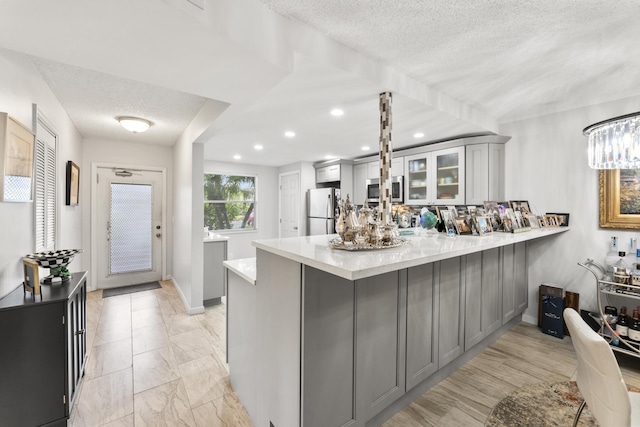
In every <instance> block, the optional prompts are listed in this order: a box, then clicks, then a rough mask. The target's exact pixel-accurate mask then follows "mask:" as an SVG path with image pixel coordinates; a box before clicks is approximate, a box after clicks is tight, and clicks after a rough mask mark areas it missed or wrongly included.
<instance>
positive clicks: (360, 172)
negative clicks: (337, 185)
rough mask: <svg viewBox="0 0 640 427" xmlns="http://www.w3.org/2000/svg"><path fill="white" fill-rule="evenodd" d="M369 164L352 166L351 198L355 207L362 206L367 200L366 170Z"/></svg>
mask: <svg viewBox="0 0 640 427" xmlns="http://www.w3.org/2000/svg"><path fill="white" fill-rule="evenodd" d="M368 167H369V163H360V164H357V165H353V198H352V199H351V201H352V202H353V203H354V204H356V205H363V204H364V201H365V199H366V198H367V176H368V175H367V169H368Z"/></svg>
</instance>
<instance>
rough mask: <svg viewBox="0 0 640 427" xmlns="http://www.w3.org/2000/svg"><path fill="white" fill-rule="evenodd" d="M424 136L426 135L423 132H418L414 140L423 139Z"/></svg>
mask: <svg viewBox="0 0 640 427" xmlns="http://www.w3.org/2000/svg"><path fill="white" fill-rule="evenodd" d="M423 136H424V133H422V132H417V133H414V134H413V137H414V138H422V137H423Z"/></svg>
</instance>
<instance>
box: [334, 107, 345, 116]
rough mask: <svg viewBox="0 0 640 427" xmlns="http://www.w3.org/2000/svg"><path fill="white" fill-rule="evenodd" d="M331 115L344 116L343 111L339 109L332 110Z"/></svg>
mask: <svg viewBox="0 0 640 427" xmlns="http://www.w3.org/2000/svg"><path fill="white" fill-rule="evenodd" d="M331 115H332V116H334V117H340V116H342V115H344V111H343V110H341V109H340V108H334V109H333V110H331Z"/></svg>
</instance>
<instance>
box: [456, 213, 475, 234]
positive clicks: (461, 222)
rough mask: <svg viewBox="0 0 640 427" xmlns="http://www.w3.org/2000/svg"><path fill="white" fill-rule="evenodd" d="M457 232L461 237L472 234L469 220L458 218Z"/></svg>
mask: <svg viewBox="0 0 640 427" xmlns="http://www.w3.org/2000/svg"><path fill="white" fill-rule="evenodd" d="M456 232H457V233H458V234H459V235H461V236H463V235H468V234H472V232H471V227H470V225H469V222H468V219H467V218H464V217H457V218H456Z"/></svg>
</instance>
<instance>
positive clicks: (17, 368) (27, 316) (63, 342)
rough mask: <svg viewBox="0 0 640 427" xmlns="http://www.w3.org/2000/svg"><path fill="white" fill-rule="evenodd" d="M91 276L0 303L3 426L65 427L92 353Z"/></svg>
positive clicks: (16, 292)
mask: <svg viewBox="0 0 640 427" xmlns="http://www.w3.org/2000/svg"><path fill="white" fill-rule="evenodd" d="M86 278H87V273H86V272H78V273H73V274H72V277H71V279H70V280H69V281H67V282H64V283H62V284H60V283H56V284H52V285H43V286H42V300H40V297H39V296H36V299H35V300H34V299H32V297H31V295H30V294H29V293H27V294H26V295H25V294H24V292H23V290H22V285H21V286H19V287H18V288H16V289H15V290H14V291H13V292H11V293H10V294H9V295H7V296H5V297H4V298H2V299H0V343H1V344H0V378H2V380H1V381H0V384H1V387H0V424H1V425H7V426H25V427H27V426H66V425H67V419H68V418H69V414H70V413H71V408H72V407H73V403H74V399H75V396H76V391H77V390H78V386H79V383H80V379H81V378H82V375H83V374H84V365H85V361H86V354H87V345H86V343H87V339H86V334H85V331H86V322H87V314H86V301H87V286H86Z"/></svg>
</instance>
